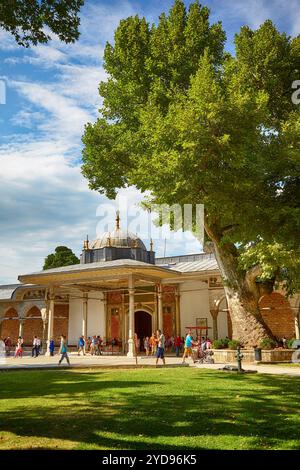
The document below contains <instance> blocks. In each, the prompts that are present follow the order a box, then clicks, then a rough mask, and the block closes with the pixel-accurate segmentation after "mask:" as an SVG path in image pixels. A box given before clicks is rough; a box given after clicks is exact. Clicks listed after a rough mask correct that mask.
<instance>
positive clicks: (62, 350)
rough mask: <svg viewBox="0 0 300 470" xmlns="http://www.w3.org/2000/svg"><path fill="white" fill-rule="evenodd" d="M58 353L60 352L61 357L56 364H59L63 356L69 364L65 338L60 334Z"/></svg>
mask: <svg viewBox="0 0 300 470" xmlns="http://www.w3.org/2000/svg"><path fill="white" fill-rule="evenodd" d="M59 353H60V354H61V358H60V360H59V362H58V365H60V364H61V362H62V360H63V359H64V358H66V360H67V363H68V364H69V366H70V365H71V364H70V361H69V356H68V346H67V338H66V337H65V336H64V335H62V336H61V343H60V350H59Z"/></svg>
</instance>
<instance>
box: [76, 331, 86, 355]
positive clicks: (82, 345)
mask: <svg viewBox="0 0 300 470" xmlns="http://www.w3.org/2000/svg"><path fill="white" fill-rule="evenodd" d="M84 349H85V341H84V337H83V336H80V337H79V340H78V356H80V353H81V352H82V354H83V356H85V350H84Z"/></svg>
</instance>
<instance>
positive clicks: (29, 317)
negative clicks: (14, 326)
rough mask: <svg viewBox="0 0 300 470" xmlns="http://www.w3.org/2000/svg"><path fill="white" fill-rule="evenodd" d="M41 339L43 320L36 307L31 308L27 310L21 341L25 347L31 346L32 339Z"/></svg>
mask: <svg viewBox="0 0 300 470" xmlns="http://www.w3.org/2000/svg"><path fill="white" fill-rule="evenodd" d="M34 336H38V337H39V338H40V339H42V338H43V320H42V315H41V311H40V309H39V308H38V307H36V306H33V307H31V308H30V310H28V312H27V314H26V318H25V322H24V330H23V339H24V344H25V345H26V346H31V345H32V341H33V337H34Z"/></svg>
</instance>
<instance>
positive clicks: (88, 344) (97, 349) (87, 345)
mask: <svg viewBox="0 0 300 470" xmlns="http://www.w3.org/2000/svg"><path fill="white" fill-rule="evenodd" d="M77 353H78V356H80V355H81V354H82V355H83V356H85V354H86V353H90V354H91V356H101V355H102V354H103V339H102V338H101V336H100V335H98V336H96V335H94V336H92V337H90V336H89V337H88V338H87V339H85V337H84V336H80V337H79V339H78V343H77Z"/></svg>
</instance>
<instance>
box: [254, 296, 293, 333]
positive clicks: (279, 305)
mask: <svg viewBox="0 0 300 470" xmlns="http://www.w3.org/2000/svg"><path fill="white" fill-rule="evenodd" d="M259 306H260V309H261V314H262V317H263V319H264V321H265V322H266V324H267V325H268V326H269V328H270V329H271V331H272V333H273V335H274V336H276V337H277V338H278V339H281V338H282V337H283V336H285V337H286V338H288V339H289V338H293V337H294V336H295V321H294V314H293V310H292V309H291V306H290V304H289V301H288V300H287V299H286V298H285V297H284V296H283V295H282V294H280V293H279V292H272V294H268V295H264V296H263V297H262V298H261V300H260V303H259ZM268 308H270V310H267V309H268Z"/></svg>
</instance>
